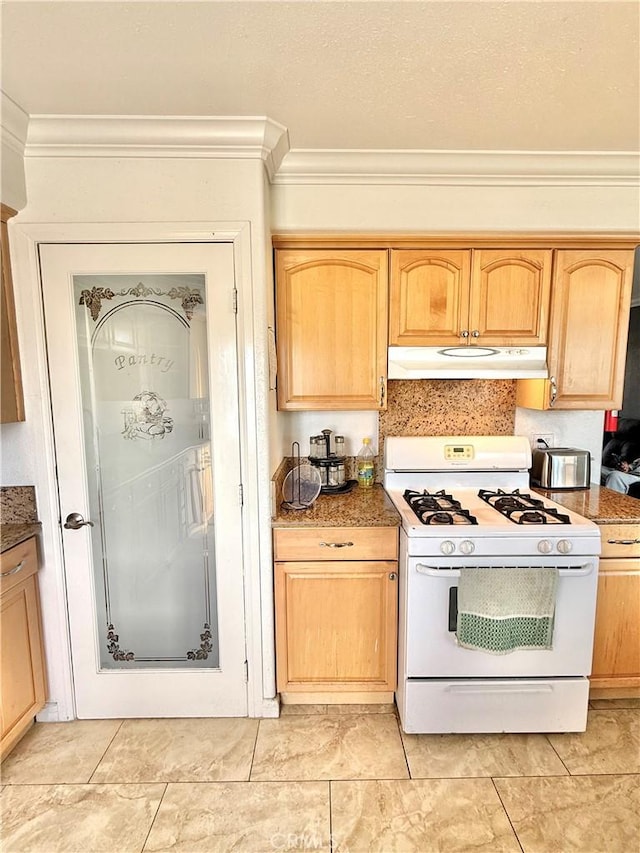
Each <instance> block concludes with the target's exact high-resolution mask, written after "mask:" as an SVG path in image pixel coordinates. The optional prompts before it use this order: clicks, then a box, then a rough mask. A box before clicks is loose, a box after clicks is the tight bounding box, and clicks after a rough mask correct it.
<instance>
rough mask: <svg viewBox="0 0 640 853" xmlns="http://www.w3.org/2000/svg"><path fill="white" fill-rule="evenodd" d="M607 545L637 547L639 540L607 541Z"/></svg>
mask: <svg viewBox="0 0 640 853" xmlns="http://www.w3.org/2000/svg"><path fill="white" fill-rule="evenodd" d="M607 542H608V543H609V545H639V544H640V539H607Z"/></svg>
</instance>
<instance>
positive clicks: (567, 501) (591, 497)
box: [533, 485, 640, 524]
mask: <svg viewBox="0 0 640 853" xmlns="http://www.w3.org/2000/svg"><path fill="white" fill-rule="evenodd" d="M533 491H536V492H539V493H540V494H541V495H545V496H546V497H548V498H549V499H550V500H552V501H555V502H556V503H558V504H561V505H562V506H566V508H567V509H570V510H573V512H577V513H578V515H582V516H584V518H588V519H590V520H591V521H595V522H596V524H640V500H638V499H637V498H630V497H629V496H628V495H623V494H621V493H620V492H614V491H612V489H607V488H605V487H604V486H596V485H592V486H591V487H590V488H589V489H580V490H577V491H575V492H571V491H563V490H554V489H539V488H535V489H533Z"/></svg>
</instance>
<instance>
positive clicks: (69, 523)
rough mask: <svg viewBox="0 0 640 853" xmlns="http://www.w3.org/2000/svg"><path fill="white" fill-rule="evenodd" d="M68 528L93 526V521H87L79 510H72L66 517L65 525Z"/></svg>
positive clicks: (77, 528) (75, 528) (78, 528)
mask: <svg viewBox="0 0 640 853" xmlns="http://www.w3.org/2000/svg"><path fill="white" fill-rule="evenodd" d="M63 526H64V527H65V528H66V529H67V530H80V528H81V527H85V526H87V527H93V526H94V525H93V521H85V520H84V518H83V517H82V516H81V515H80V513H79V512H71V513H69V515H68V516H67V517H66V519H65V522H64V525H63Z"/></svg>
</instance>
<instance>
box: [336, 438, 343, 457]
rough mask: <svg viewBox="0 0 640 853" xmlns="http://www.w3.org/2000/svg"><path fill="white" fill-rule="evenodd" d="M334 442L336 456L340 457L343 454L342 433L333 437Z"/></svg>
mask: <svg viewBox="0 0 640 853" xmlns="http://www.w3.org/2000/svg"><path fill="white" fill-rule="evenodd" d="M334 443H335V448H336V456H337V457H338V458H340V457H341V456H344V436H343V435H337V436H336V437H335V441H334Z"/></svg>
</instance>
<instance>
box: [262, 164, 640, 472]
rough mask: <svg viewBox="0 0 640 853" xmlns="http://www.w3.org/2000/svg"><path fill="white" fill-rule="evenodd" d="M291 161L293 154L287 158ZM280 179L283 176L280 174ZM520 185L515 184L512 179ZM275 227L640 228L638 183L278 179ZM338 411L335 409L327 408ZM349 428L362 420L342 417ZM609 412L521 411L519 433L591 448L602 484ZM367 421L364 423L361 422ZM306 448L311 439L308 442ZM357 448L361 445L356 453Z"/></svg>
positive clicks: (291, 418)
mask: <svg viewBox="0 0 640 853" xmlns="http://www.w3.org/2000/svg"><path fill="white" fill-rule="evenodd" d="M285 164H286V159H285ZM276 180H277V179H276ZM512 183H513V182H512ZM271 201H272V226H273V231H274V233H281V232H291V231H298V232H304V233H312V232H331V233H335V232H341V231H344V232H349V233H352V234H354V233H358V232H369V233H372V232H373V233H375V232H377V233H383V234H391V233H421V234H430V233H434V232H449V233H451V232H463V231H468V232H476V233H477V232H491V231H502V232H514V231H522V232H532V231H536V232H545V231H548V232H550V233H551V232H565V233H566V232H579V231H598V232H606V231H612V232H615V231H630V232H635V233H636V234H637V233H638V232H640V187H638V186H595V185H594V186H513V185H511V186H506V185H505V186H478V185H470V186H459V185H456V186H424V185H416V184H413V185H409V184H407V185H390V184H388V183H384V184H382V183H381V184H365V183H354V184H334V185H331V186H318V185H314V184H299V185H296V184H276V185H275V186H274V187H273V190H272V193H271ZM327 414H331V413H327ZM359 417H360V419H365V420H360V421H359V422H358V426H357V428H356V427H354V429H353V430H352V432H353V431H355V432H357V431H358V430H359V431H360V432H362V433H363V435H366V434H367V432H363V429H364V423H366V417H369V419H370V420H369V425H370V433H369V434H373V433H372V432H371V430H373V428H374V427H373V424H374V423H375V429H376V432H377V419H375V418H374V417H373V415H372V413H364V414H363V413H360V415H359ZM329 420H330V418H327V417H325V418H321V417H318V416H311V415H310V414H309V413H298V412H295V413H289V414H288V415H287V425H286V427H285V430H284V437H285V440H286V442H287V446H286V447H285V448H283V450H286V449H287V447H288V442H289V440H290V439H291V438H292V437H295V438H297V439H298V440H301V438H300V437H302V438H303V439H304V438H305V437H306V440H308V436H309V435H310V434H311V433H310V432H309V430H310V429H311V431H312V432H313V431H314V429H315V426H316V425H319V424H320V422H324V421H326V424H324V425H326V426H329V427H331V423H329ZM334 420H335V421H336V422H337V423H339V424H340V427H341V429H344V430H345V432H346V431H348V430H349V428H350V426H351V424H355V423H356V421H355V419H354V418H353V416H352V415H351V414H349V417H348V418H347V417H342V416H336V417H335V418H334ZM602 423H603V415H602V412H582V411H578V412H535V411H533V410H530V409H518V410H517V411H516V424H515V430H516V433H520V434H523V435H529V434H530V433H533V432H541V433H553V435H554V436H555V438H556V442H555V443H556V445H562V444H565V445H571V446H575V447H581V448H584V449H588V450H590V451H591V453H592V456H593V468H592V472H593V473H592V479H593V481H594V482H598V469H599V466H600V457H601V449H602V448H601V445H602ZM360 424H363V425H362V426H361V425H360ZM302 447H303V448H304V445H302ZM356 452H357V451H356Z"/></svg>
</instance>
